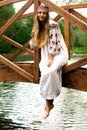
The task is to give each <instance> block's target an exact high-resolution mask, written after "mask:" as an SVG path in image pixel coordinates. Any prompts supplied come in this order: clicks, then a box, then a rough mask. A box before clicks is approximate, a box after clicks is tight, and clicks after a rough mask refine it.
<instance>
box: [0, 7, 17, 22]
mask: <svg viewBox="0 0 87 130" xmlns="http://www.w3.org/2000/svg"><path fill="white" fill-rule="evenodd" d="M14 14H15V9H14V8H13V5H8V6H4V7H2V8H0V22H4V21H5V20H8V19H9V18H11V17H12V16H13V15H14Z"/></svg>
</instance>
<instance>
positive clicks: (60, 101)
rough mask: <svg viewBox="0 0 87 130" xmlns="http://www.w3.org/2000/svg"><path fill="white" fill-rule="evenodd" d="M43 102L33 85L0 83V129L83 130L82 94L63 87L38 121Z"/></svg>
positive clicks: (85, 96)
mask: <svg viewBox="0 0 87 130" xmlns="http://www.w3.org/2000/svg"><path fill="white" fill-rule="evenodd" d="M44 103H45V102H44V99H42V97H41V96H40V94H39V86H38V85H37V84H31V83H15V82H11V83H7V82H6V83H0V127H2V128H3V129H8V130H10V129H14V130H23V129H25V130H86V129H87V93H86V92H81V91H76V90H72V89H66V88H63V89H62V92H61V94H60V96H59V97H58V98H56V99H55V101H54V105H55V107H54V109H53V110H52V111H51V113H50V116H49V117H48V118H47V119H46V120H44V119H43V118H42V117H43V113H44ZM0 129H1V128H0Z"/></svg>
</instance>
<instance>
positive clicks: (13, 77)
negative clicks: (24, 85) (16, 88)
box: [0, 63, 34, 82]
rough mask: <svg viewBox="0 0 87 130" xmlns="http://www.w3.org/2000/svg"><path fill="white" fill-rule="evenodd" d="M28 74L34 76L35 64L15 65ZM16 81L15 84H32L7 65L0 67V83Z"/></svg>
mask: <svg viewBox="0 0 87 130" xmlns="http://www.w3.org/2000/svg"><path fill="white" fill-rule="evenodd" d="M15 64H16V65H17V66H19V67H20V68H22V69H24V70H25V71H26V72H28V73H30V74H31V75H34V64H33V63H15ZM5 81H15V82H31V81H30V80H28V79H26V78H25V77H23V76H21V75H20V74H18V73H17V72H15V71H14V70H12V69H11V68H9V67H8V66H6V65H0V82H5Z"/></svg>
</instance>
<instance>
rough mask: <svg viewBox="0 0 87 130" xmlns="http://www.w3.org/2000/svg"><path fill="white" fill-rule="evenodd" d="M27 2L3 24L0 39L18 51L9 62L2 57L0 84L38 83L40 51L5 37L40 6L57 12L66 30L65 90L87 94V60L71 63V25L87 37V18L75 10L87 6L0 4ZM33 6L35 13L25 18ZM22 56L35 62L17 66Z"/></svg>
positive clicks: (3, 3) (46, 0)
mask: <svg viewBox="0 0 87 130" xmlns="http://www.w3.org/2000/svg"><path fill="white" fill-rule="evenodd" d="M21 1H26V3H25V4H24V5H23V7H22V8H21V9H20V10H19V11H18V12H17V13H16V14H15V15H14V16H12V17H11V18H10V19H9V20H8V21H5V22H3V23H0V39H3V40H5V41H7V42H8V44H12V45H13V46H15V47H17V48H18V51H17V52H16V53H14V54H12V56H11V57H10V58H9V59H7V58H6V57H4V56H2V55H0V62H1V64H0V82H2V81H18V82H33V83H38V82H39V77H40V76H39V68H38V63H39V60H40V58H39V51H38V50H37V49H36V48H34V51H31V50H30V49H29V48H28V46H29V41H27V42H26V43H24V45H21V44H19V43H17V42H16V41H14V40H12V39H10V38H9V37H7V36H6V35H4V33H5V32H6V31H7V30H8V29H9V28H10V27H11V25H12V24H14V23H15V22H16V21H17V20H21V19H24V18H27V17H31V16H34V15H35V12H37V8H38V5H39V3H44V4H45V5H47V6H48V7H49V9H50V12H52V11H53V12H56V13H57V14H58V15H57V16H56V17H55V18H54V20H55V21H58V20H59V19H60V18H61V17H63V18H64V21H65V22H64V26H65V42H66V45H67V48H68V52H69V63H68V64H67V65H66V66H64V67H63V86H64V87H68V88H73V89H77V90H82V91H87V67H86V64H87V58H85V59H81V60H78V61H75V62H71V60H70V24H74V25H75V26H77V27H78V28H80V29H81V30H83V31H84V32H86V33H87V18H86V17H84V16H83V15H81V14H80V13H78V12H77V11H75V10H74V9H81V8H87V3H84V4H77V5H67V6H62V7H59V6H57V5H55V4H53V3H52V2H51V1H50V0H3V1H0V7H3V6H7V5H9V4H13V3H17V2H21ZM32 5H33V7H34V11H32V12H29V13H27V14H24V12H25V11H26V10H27V9H28V8H30V7H31V6H32ZM21 53H27V54H29V55H31V56H32V57H33V58H34V62H27V63H16V62H14V59H15V58H16V57H18V56H19V55H20V54H21Z"/></svg>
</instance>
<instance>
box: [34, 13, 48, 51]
mask: <svg viewBox="0 0 87 130" xmlns="http://www.w3.org/2000/svg"><path fill="white" fill-rule="evenodd" d="M32 34H33V35H32V37H33V39H34V45H35V46H36V47H38V48H41V47H43V46H45V45H46V44H48V40H49V13H48V12H47V16H46V19H45V21H44V22H43V23H42V22H41V21H40V20H39V19H38V15H37V14H36V15H35V18H34V26H33V31H32Z"/></svg>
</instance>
